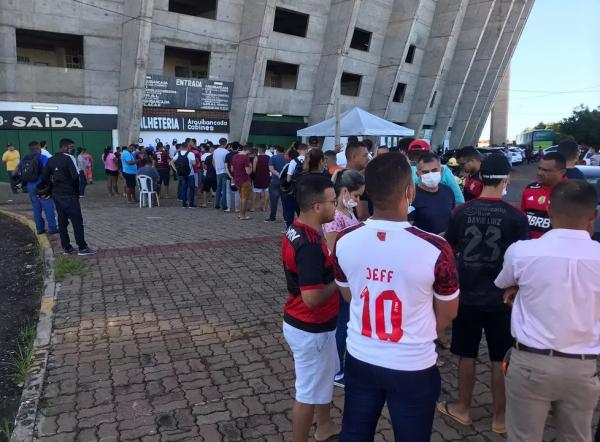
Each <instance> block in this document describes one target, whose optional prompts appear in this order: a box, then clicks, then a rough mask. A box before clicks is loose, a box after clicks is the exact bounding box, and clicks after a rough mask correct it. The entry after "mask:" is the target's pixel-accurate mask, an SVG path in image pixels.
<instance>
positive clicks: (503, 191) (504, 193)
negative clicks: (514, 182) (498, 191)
mask: <svg viewBox="0 0 600 442" xmlns="http://www.w3.org/2000/svg"><path fill="white" fill-rule="evenodd" d="M507 187H508V184H507V185H506V186H504V187H503V188H502V196H506V194H507V193H508V191H507V190H506V188H507Z"/></svg>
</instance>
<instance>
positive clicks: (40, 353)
mask: <svg viewBox="0 0 600 442" xmlns="http://www.w3.org/2000/svg"><path fill="white" fill-rule="evenodd" d="M0 213H2V214H4V215H6V216H9V217H11V218H12V219H14V220H16V221H18V222H20V223H22V224H25V225H26V226H27V227H29V228H30V229H31V230H32V231H33V232H34V234H35V236H36V239H37V241H38V244H39V245H40V256H41V258H42V259H43V261H44V264H45V275H44V285H43V294H42V299H41V302H40V313H39V317H38V324H37V333H36V337H35V341H34V342H33V363H32V365H31V368H30V369H29V376H28V378H27V381H26V382H25V385H24V386H23V393H22V394H21V404H20V405H19V410H18V412H17V416H16V418H15V428H14V430H13V435H12V438H11V442H31V441H33V440H34V430H35V424H36V420H37V409H38V403H39V400H40V396H41V394H42V390H43V387H44V378H45V375H46V363H47V360H48V351H49V346H50V337H51V333H52V319H53V313H54V303H55V300H56V293H57V284H56V283H55V282H54V253H53V251H52V246H51V245H50V241H49V240H48V237H47V236H46V235H38V234H37V233H36V228H35V224H34V223H33V221H31V220H30V219H29V218H26V217H25V216H23V215H18V214H16V213H13V212H10V211H8V210H5V209H0Z"/></svg>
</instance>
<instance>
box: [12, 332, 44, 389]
mask: <svg viewBox="0 0 600 442" xmlns="http://www.w3.org/2000/svg"><path fill="white" fill-rule="evenodd" d="M36 332H37V325H36V324H34V323H32V324H27V325H26V326H25V327H23V329H21V336H20V337H19V344H18V346H17V351H16V352H15V353H14V354H13V355H12V356H11V359H12V360H11V361H10V362H9V365H10V366H11V367H13V369H14V371H15V374H14V376H15V382H16V384H17V385H23V384H24V383H25V381H26V380H27V376H28V375H29V369H30V368H31V364H32V363H33V341H35V335H36Z"/></svg>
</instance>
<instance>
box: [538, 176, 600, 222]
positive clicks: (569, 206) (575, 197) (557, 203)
mask: <svg viewBox="0 0 600 442" xmlns="http://www.w3.org/2000/svg"><path fill="white" fill-rule="evenodd" d="M597 205H598V192H596V189H595V188H594V186H592V185H591V184H590V183H588V182H587V181H584V180H570V181H563V182H561V183H558V184H557V185H556V186H555V187H554V189H553V190H552V194H551V195H550V208H551V210H552V214H553V215H556V216H560V217H587V216H590V215H591V214H593V213H594V211H595V210H596V206H597Z"/></svg>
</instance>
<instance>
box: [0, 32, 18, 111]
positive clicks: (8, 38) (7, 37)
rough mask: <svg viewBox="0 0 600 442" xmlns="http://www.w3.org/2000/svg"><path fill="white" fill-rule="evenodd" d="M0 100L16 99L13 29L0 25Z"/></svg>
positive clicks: (15, 61)
mask: <svg viewBox="0 0 600 442" xmlns="http://www.w3.org/2000/svg"><path fill="white" fill-rule="evenodd" d="M0 99H2V100H16V99H17V46H16V35H15V28H14V27H12V26H5V25H0Z"/></svg>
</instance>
